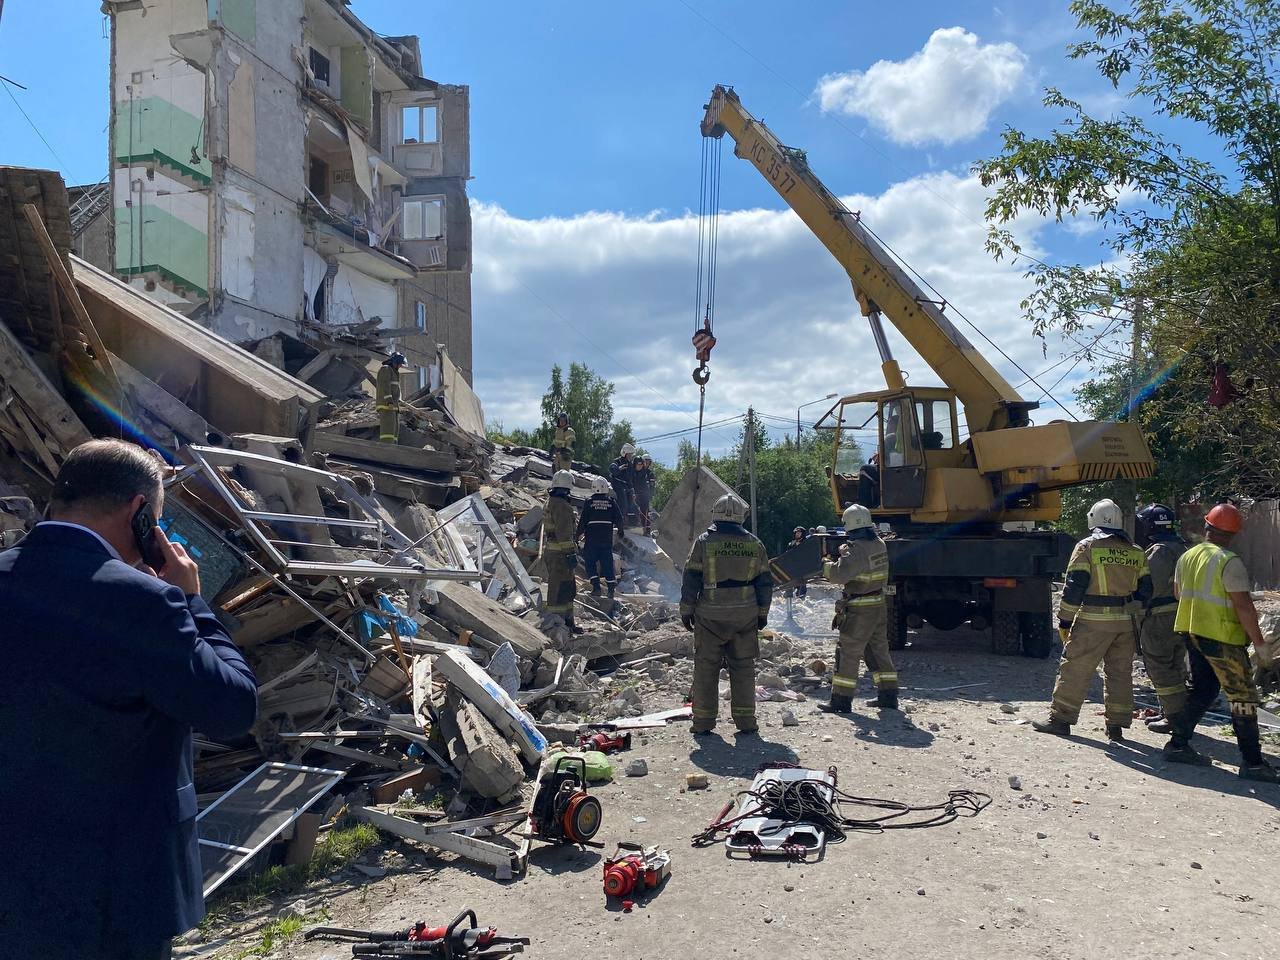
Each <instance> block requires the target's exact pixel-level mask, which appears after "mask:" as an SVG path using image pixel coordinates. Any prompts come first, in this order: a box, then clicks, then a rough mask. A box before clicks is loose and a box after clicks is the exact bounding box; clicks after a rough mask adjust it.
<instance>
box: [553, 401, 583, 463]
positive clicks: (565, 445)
mask: <svg viewBox="0 0 1280 960" xmlns="http://www.w3.org/2000/svg"><path fill="white" fill-rule="evenodd" d="M577 438H578V435H577V434H576V433H574V432H573V427H571V426H569V415H568V414H567V413H558V414H556V435H555V439H553V440H552V441H551V467H552V469H553V470H572V469H573V441H574V440H576V439H577Z"/></svg>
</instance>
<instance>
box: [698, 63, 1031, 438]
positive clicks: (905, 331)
mask: <svg viewBox="0 0 1280 960" xmlns="http://www.w3.org/2000/svg"><path fill="white" fill-rule="evenodd" d="M726 133H727V134H728V135H729V136H730V137H731V138H733V142H734V150H733V152H734V156H737V157H739V158H742V159H744V160H749V161H750V162H751V163H752V164H753V165H754V166H755V167H756V169H757V170H759V171H760V173H761V174H762V175H763V176H764V178H765V179H766V180H768V181H769V183H770V184H772V185H773V188H774V189H775V190H776V191H777V192H778V195H779V196H780V197H782V199H783V200H785V201H786V202H787V205H788V206H790V207H791V209H792V210H794V211H795V212H796V215H797V216H799V217H800V219H801V220H802V221H804V223H805V225H806V226H807V227H808V228H809V229H810V230H811V231H812V232H813V234H814V236H816V237H817V238H818V239H819V240H820V241H822V244H823V245H824V246H825V247H826V248H827V249H828V250H829V251H830V252H831V255H832V256H834V257H835V258H836V261H837V262H838V263H839V264H840V265H841V266H842V267H844V269H845V271H846V272H847V273H848V275H849V279H850V281H851V282H852V283H853V292H854V296H855V297H856V298H857V300H858V304H859V306H860V307H861V309H862V313H863V315H865V316H867V317H868V318H869V319H870V320H871V322H872V332H873V334H874V335H875V337H876V345H877V347H878V348H879V349H880V352H881V361H882V364H883V368H884V373H885V380H886V382H887V384H888V386H889V388H890V389H891V390H894V389H901V388H902V386H903V382H902V376H901V373H900V372H899V371H898V367H897V364H896V362H895V361H894V360H893V359H892V357H891V356H890V355H889V354H888V348H887V344H885V342H884V339H883V334H882V332H881V331H880V329H879V314H880V313H881V312H883V313H884V315H885V316H887V317H888V318H889V320H890V321H891V322H892V323H893V325H894V327H896V328H897V330H898V332H899V333H901V334H902V336H903V337H904V338H905V339H906V340H907V342H908V343H910V344H911V346H912V347H913V348H915V350H916V352H917V353H919V354H920V356H921V358H922V359H923V360H924V361H925V363H927V364H928V365H929V366H930V367H931V368H932V369H933V370H934V372H935V373H937V375H938V376H939V377H940V378H941V379H942V381H943V383H946V384H947V385H948V386H950V387H951V389H952V390H954V391H955V394H956V397H957V399H958V400H959V401H960V403H961V404H962V405H963V406H964V411H965V419H966V421H967V422H968V425H969V430H970V431H971V432H972V433H979V432H983V431H988V430H999V429H1002V428H1004V427H1010V426H1021V425H1023V424H1025V423H1026V422H1027V411H1029V410H1032V409H1035V408H1036V407H1037V406H1038V404H1037V403H1035V402H1028V401H1025V400H1023V399H1022V397H1020V396H1019V395H1018V392H1017V390H1015V389H1014V388H1013V386H1012V385H1010V383H1009V382H1008V381H1007V380H1005V378H1004V377H1002V376H1001V375H1000V374H999V372H997V371H996V369H995V368H994V367H993V366H992V365H991V364H990V363H989V362H988V361H987V359H986V358H985V357H984V356H983V355H982V353H981V352H979V351H978V350H977V349H975V348H974V346H973V344H971V343H970V342H969V340H968V339H967V338H966V337H965V336H964V334H962V333H961V332H960V331H959V330H958V329H956V327H955V325H954V324H953V323H952V322H951V321H950V320H949V319H947V316H946V313H945V312H944V307H945V303H939V302H938V301H934V300H931V299H930V298H929V297H928V296H927V295H926V293H925V292H924V291H923V290H922V289H921V288H920V287H919V286H918V285H917V284H916V282H915V281H914V280H912V279H911V278H910V277H909V276H907V274H906V273H905V272H904V271H903V270H902V268H901V267H900V266H898V264H897V262H896V261H895V260H894V259H893V258H892V257H891V256H890V255H889V253H888V251H887V250H885V249H884V247H882V246H881V245H880V243H879V242H877V240H876V239H875V237H873V236H872V235H871V233H870V232H869V231H868V230H867V228H866V227H865V226H863V225H862V223H861V221H860V218H859V215H858V214H857V213H855V212H853V211H851V210H849V209H848V207H846V206H845V205H844V203H842V202H841V201H840V199H839V198H838V197H837V196H835V194H833V193H832V192H831V191H830V190H828V189H827V188H826V187H825V186H824V185H823V183H822V181H821V180H819V179H818V178H817V177H816V176H815V175H814V173H813V172H812V171H811V170H810V169H809V164H808V162H807V160H806V159H805V154H804V152H803V151H802V150H796V149H793V148H791V147H786V146H783V144H782V143H781V142H780V141H779V140H778V138H777V137H776V136H775V135H774V134H773V132H772V131H771V130H770V129H769V128H768V127H766V126H765V125H764V123H763V122H761V121H759V120H757V119H755V118H754V117H752V116H751V114H749V113H747V111H746V110H745V109H744V108H743V106H742V102H741V100H739V99H738V95H737V94H736V93H735V92H734V91H733V90H732V89H731V88H729V87H724V86H720V85H717V86H716V87H715V89H714V90H713V91H712V94H711V100H710V102H709V103H708V104H707V106H706V114H705V116H704V117H703V120H702V135H703V136H705V137H715V138H719V137H721V136H723V135H724V134H726Z"/></svg>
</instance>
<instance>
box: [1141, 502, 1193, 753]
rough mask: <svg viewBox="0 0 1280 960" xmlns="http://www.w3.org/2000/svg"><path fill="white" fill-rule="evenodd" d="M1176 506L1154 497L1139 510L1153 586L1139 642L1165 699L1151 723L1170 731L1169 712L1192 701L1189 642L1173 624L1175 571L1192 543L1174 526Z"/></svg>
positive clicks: (1158, 729)
mask: <svg viewBox="0 0 1280 960" xmlns="http://www.w3.org/2000/svg"><path fill="white" fill-rule="evenodd" d="M1173 519H1174V518H1173V511H1172V510H1170V509H1169V508H1168V507H1166V506H1165V505H1164V504H1162V503H1149V504H1147V505H1146V506H1145V507H1143V508H1142V509H1141V510H1139V511H1138V513H1137V523H1136V525H1135V532H1136V533H1137V537H1136V539H1137V541H1138V546H1140V547H1142V548H1143V549H1144V550H1146V552H1147V566H1148V567H1149V568H1150V570H1151V591H1152V593H1153V596H1152V597H1151V599H1150V600H1148V601H1147V606H1146V609H1145V610H1144V611H1143V614H1142V625H1141V628H1140V629H1139V631H1138V643H1139V645H1140V652H1141V653H1142V662H1143V663H1144V664H1146V667H1147V677H1148V679H1150V681H1151V685H1152V686H1153V687H1155V690H1156V697H1158V698H1159V700H1160V709H1161V711H1162V716H1160V717H1159V718H1157V719H1153V720H1151V721H1149V722H1148V723H1147V729H1149V730H1152V731H1153V732H1155V733H1169V732H1170V727H1169V719H1168V718H1169V717H1171V716H1173V715H1174V714H1176V713H1179V712H1180V711H1182V710H1183V708H1185V707H1186V705H1187V644H1186V641H1184V640H1183V639H1182V637H1181V636H1180V635H1178V634H1177V633H1175V632H1174V630H1173V618H1174V614H1176V613H1177V612H1178V598H1177V597H1175V596H1174V595H1173V573H1174V570H1176V569H1177V566H1178V560H1180V559H1181V557H1182V555H1183V554H1184V553H1186V552H1187V543H1186V541H1185V540H1183V539H1182V538H1181V537H1179V536H1178V534H1177V533H1176V532H1175V531H1174V529H1173Z"/></svg>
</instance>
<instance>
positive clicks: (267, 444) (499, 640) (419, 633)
mask: <svg viewBox="0 0 1280 960" xmlns="http://www.w3.org/2000/svg"><path fill="white" fill-rule="evenodd" d="M69 246H70V238H69V231H68V228H67V211H66V193H65V188H64V187H63V186H62V184H61V180H60V178H58V177H57V175H56V174H50V173H46V172H42V171H26V170H18V169H15V168H3V169H0V247H4V248H13V249H18V250H20V251H21V256H20V257H18V258H16V260H17V262H18V263H19V264H20V268H19V269H18V270H16V271H13V272H6V273H5V274H4V277H5V280H4V281H2V282H0V372H2V373H3V384H4V403H3V404H0V538H2V542H3V544H4V545H11V544H13V543H15V542H17V541H18V540H20V539H21V537H22V536H23V535H24V534H25V533H26V532H27V531H28V530H30V528H31V527H32V526H33V525H34V524H35V522H36V521H37V520H38V518H39V516H40V513H41V511H42V510H43V509H44V507H45V503H46V501H47V497H48V493H49V489H50V487H51V484H52V481H53V478H54V476H55V475H56V473H57V470H58V467H59V464H60V463H61V461H62V459H63V458H64V457H65V456H66V454H67V453H68V452H69V451H70V450H71V449H72V448H73V447H74V446H76V445H77V444H78V443H80V442H83V441H84V440H87V439H90V438H92V437H95V436H98V437H124V438H127V439H131V440H134V441H136V442H139V443H142V444H143V445H145V446H147V447H149V448H151V449H153V450H154V451H156V452H157V453H158V454H159V455H160V456H161V457H163V458H164V460H165V461H166V462H167V463H168V464H169V465H170V467H171V471H170V472H171V476H170V477H169V479H168V481H167V483H166V495H165V506H164V513H163V518H162V521H161V526H162V528H163V529H164V530H165V532H166V534H167V536H169V538H170V539H172V540H174V541H177V542H180V543H182V544H183V545H184V546H185V547H186V548H187V550H188V551H189V552H190V553H191V554H192V556H194V557H195V558H196V560H197V561H198V563H199V567H200V572H201V593H202V595H203V596H204V598H205V599H206V600H207V601H208V602H209V604H210V606H211V608H212V609H213V610H214V611H215V613H216V614H217V615H218V617H219V618H220V619H221V620H222V622H223V624H224V625H225V626H226V628H227V629H228V631H229V632H230V634H231V636H232V637H233V639H234V640H235V641H236V643H237V644H238V645H239V646H240V647H241V648H242V649H243V650H244V652H245V655H246V657H247V658H248V660H249V661H250V663H251V665H252V667H253V669H254V671H255V675H256V676H257V679H258V683H259V711H258V718H257V722H256V724H255V726H254V728H253V730H252V731H251V733H250V735H249V736H247V737H245V738H242V739H240V740H236V741H233V742H219V741H217V740H215V739H212V738H209V737H207V736H203V735H202V734H201V733H200V732H199V731H197V740H196V746H197V755H196V763H195V772H196V786H197V790H198V791H199V794H200V805H201V813H200V821H199V831H200V836H201V842H202V851H203V852H204V853H205V854H206V855H207V856H206V861H205V866H206V872H205V892H206V895H208V894H211V893H212V892H213V891H214V890H216V889H217V888H218V887H219V886H221V885H222V884H223V883H224V882H226V881H227V880H228V879H229V878H230V877H232V876H233V875H235V874H236V873H237V872H238V871H240V870H242V869H244V868H245V867H247V866H248V865H249V864H250V863H251V862H252V863H255V864H262V863H264V862H266V860H267V859H269V858H271V857H277V856H282V855H283V853H282V852H281V851H282V850H283V847H284V846H285V844H284V843H283V842H282V841H284V840H286V839H288V840H289V841H290V844H289V846H290V847H291V849H290V852H289V854H288V855H289V856H290V857H291V858H298V857H306V856H308V855H309V854H308V852H307V849H306V846H307V844H308V843H314V840H315V835H316V826H317V823H318V821H319V819H321V817H320V816H319V815H318V814H314V811H313V808H315V810H319V809H322V808H326V809H330V810H332V809H335V808H336V807H337V806H339V805H340V804H342V803H345V804H346V806H347V808H348V809H349V810H350V811H351V812H352V813H353V814H354V815H355V816H357V817H359V818H361V819H364V820H367V821H368V822H370V823H374V824H375V825H376V826H378V827H379V828H381V829H385V830H389V831H391V832H393V833H397V834H398V835H400V836H404V837H407V838H409V839H413V840H416V841H419V842H424V843H429V844H431V845H433V846H436V847H439V848H442V849H446V850H452V851H454V852H456V853H459V854H461V855H463V856H467V857H470V858H471V859H475V860H479V861H481V862H483V863H486V864H488V865H490V866H492V867H494V869H495V871H496V872H497V873H498V875H499V876H511V875H514V874H515V873H518V872H519V870H520V868H521V867H522V863H523V861H522V853H521V850H522V847H523V849H524V850H527V846H528V841H527V840H526V841H525V842H524V843H523V845H521V844H520V843H514V844H513V843H512V842H511V841H509V840H505V839H504V834H505V832H506V831H509V830H510V828H511V824H512V823H513V822H515V821H517V820H523V819H525V818H527V815H528V811H527V810H526V805H527V803H528V802H529V797H530V795H531V794H532V792H533V791H532V788H531V786H530V779H531V778H532V777H535V776H536V775H537V772H538V768H539V764H540V762H541V760H542V758H543V757H544V755H545V753H546V751H547V747H548V740H547V738H546V737H545V736H544V735H543V734H542V733H541V732H539V729H538V727H537V725H536V721H537V720H542V721H544V722H546V723H552V724H556V725H559V726H558V727H557V728H556V732H557V733H558V735H559V736H560V738H561V739H565V735H564V725H572V726H571V727H570V729H569V734H570V736H569V737H568V739H572V736H571V735H572V733H573V731H574V730H576V729H578V728H579V725H580V724H583V723H584V722H586V723H589V722H591V721H595V720H604V719H609V720H616V719H618V718H637V717H640V716H641V715H642V714H643V713H644V712H645V705H646V703H647V702H651V701H655V700H658V699H662V700H665V701H666V702H668V703H669V702H671V701H672V700H675V701H677V702H680V701H681V700H683V698H684V693H685V692H686V691H687V690H688V686H689V680H690V673H691V664H690V661H689V659H688V658H689V655H690V653H691V649H692V643H691V638H690V636H689V635H688V634H687V633H686V632H685V631H684V630H683V629H682V628H681V626H680V624H679V621H678V619H677V618H676V612H677V611H676V607H675V605H674V603H673V602H672V598H673V597H674V596H675V591H676V590H677V589H678V574H677V573H676V570H675V567H674V566H673V565H672V563H671V562H670V560H669V559H668V558H667V557H666V555H665V554H664V553H663V552H662V551H661V550H660V549H659V548H658V547H657V545H656V544H655V543H654V541H653V540H652V539H651V538H649V537H643V536H639V535H637V534H635V533H628V534H627V535H626V536H625V537H624V538H621V539H620V541H619V543H618V546H617V553H618V556H617V558H616V562H617V569H618V570H619V571H620V585H619V590H618V595H617V598H616V599H604V598H596V597H591V596H589V595H586V596H582V597H581V601H580V605H581V608H582V610H581V616H579V617H578V622H579V623H580V624H581V625H583V626H584V627H585V628H586V631H585V632H584V633H582V634H581V635H573V634H571V633H570V631H569V630H568V629H567V628H566V625H565V624H564V622H563V621H562V620H561V618H560V617H558V616H546V615H544V614H543V613H542V611H541V607H542V598H541V584H540V583H539V577H540V576H541V574H542V572H543V571H542V570H541V569H540V567H541V564H540V562H539V561H538V559H537V558H538V555H539V552H540V550H539V544H540V539H541V517H542V509H543V504H544V503H545V502H546V498H547V492H548V489H549V485H550V478H551V475H552V467H551V462H550V459H549V457H548V455H547V454H546V453H545V452H544V451H540V450H532V449H526V448H503V447H495V446H494V445H493V444H492V443H490V442H489V441H487V440H486V439H485V438H484V436H483V419H482V414H481V413H480V411H479V404H478V401H477V400H476V398H475V396H474V394H473V393H471V391H470V388H469V387H468V386H467V385H466V384H465V382H464V381H461V380H460V378H458V377H456V376H453V375H450V374H449V372H448V368H447V367H445V368H444V374H443V375H441V376H440V377H438V378H433V383H434V384H435V385H434V386H429V387H428V388H426V389H423V390H420V391H418V392H417V393H415V394H412V395H410V396H408V397H407V398H406V399H405V400H403V401H402V402H401V424H402V425H401V429H400V432H399V441H398V442H397V443H386V442H381V441H380V440H378V439H377V436H378V424H377V415H376V411H375V409H374V403H373V400H372V399H371V398H370V397H369V396H368V395H367V394H365V393H364V392H363V391H362V390H361V389H359V387H360V383H359V382H354V383H353V382H352V379H351V378H350V377H348V376H347V374H348V373H349V372H350V370H351V369H353V365H354V369H356V370H357V371H358V373H359V376H358V377H357V378H356V380H357V381H363V380H370V381H371V380H372V372H373V370H375V369H376V363H375V362H373V361H372V360H371V361H370V362H368V363H367V364H364V365H362V363H361V360H362V355H361V354H359V353H355V354H353V353H352V352H351V350H352V349H354V348H355V347H358V346H360V344H359V343H357V342H355V337H356V334H355V333H353V332H351V331H346V332H344V333H342V335H341V336H340V337H337V338H336V339H334V340H333V341H332V342H331V343H330V344H329V345H328V348H329V352H330V353H332V354H334V356H337V355H338V354H339V353H341V357H342V363H343V366H342V369H341V372H342V373H343V376H341V377H339V376H337V374H336V373H335V371H334V368H333V363H332V362H328V361H326V363H310V362H308V364H306V366H310V367H312V368H314V370H328V371H329V379H330V381H331V382H333V383H335V384H337V385H338V386H339V387H340V390H339V392H338V393H337V394H328V393H326V392H322V391H321V390H319V389H317V388H316V386H315V385H314V384H313V383H308V382H305V381H304V380H303V379H300V378H299V377H297V376H294V375H292V374H291V373H290V372H288V369H287V367H288V366H294V367H297V363H296V362H294V363H292V364H286V365H284V366H281V365H277V364H276V363H273V362H269V359H270V358H271V355H272V351H271V350H259V351H257V352H250V351H248V350H245V349H242V348H241V347H238V346H236V345H234V344H232V343H230V342H228V341H225V340H223V339H221V338H219V337H217V336H215V335H214V334H212V333H210V332H209V331H208V330H206V329H204V328H203V327H201V326H200V325H199V324H198V323H195V322H194V321H192V320H190V319H189V318H187V317H184V316H182V315H180V314H178V313H175V312H173V311H172V310H169V309H168V308H166V307H164V306H162V305H160V304H158V303H156V302H154V301H152V300H149V299H148V298H146V297H145V296H144V295H143V294H142V293H141V292H140V291H138V290H136V289H134V288H133V287H130V286H129V285H127V284H125V283H123V282H121V281H119V280H117V279H115V278H114V277H111V276H108V275H107V274H104V273H101V272H100V271H96V270H94V268H92V267H90V266H89V265H88V264H85V263H83V262H82V261H79V260H77V259H76V258H74V257H72V256H71V255H70V254H69ZM356 333H358V331H357V332H356ZM339 347H341V350H339ZM369 356H373V357H374V358H375V360H376V355H374V354H369ZM353 357H355V359H354V360H353V359H352V358H353ZM274 359H275V360H277V361H279V360H280V359H281V357H280V356H279V355H277V356H275V357H274ZM330 359H332V358H330ZM443 359H444V361H445V362H446V363H447V357H446V358H443ZM314 370H313V372H314ZM295 372H297V373H299V374H305V373H306V372H307V371H306V370H305V368H304V369H298V370H295ZM575 468H576V469H575V470H574V471H573V476H574V483H575V486H574V490H573V492H572V497H571V499H572V500H573V501H574V506H575V507H577V508H581V506H582V503H583V502H584V501H585V500H586V498H587V497H588V496H589V495H590V485H591V482H592V479H593V475H594V473H595V470H594V468H592V467H590V466H588V465H586V464H575ZM546 729H548V730H550V729H551V728H549V727H548V728H546ZM571 745H572V744H571ZM339 797H341V798H342V799H341V801H340V800H339V799H338V798H339ZM513 810H514V811H516V813H513V812H512V811H513ZM309 811H312V812H309ZM424 822H430V824H431V825H430V827H426V826H423V823H424ZM455 823H457V824H463V825H460V826H458V827H457V828H456V829H455V828H453V827H452V826H451V825H452V824H455ZM489 828H492V832H493V838H492V839H491V840H484V839H480V838H479V837H478V835H477V834H478V833H484V832H485V830H486V829H489ZM299 848H301V849H299Z"/></svg>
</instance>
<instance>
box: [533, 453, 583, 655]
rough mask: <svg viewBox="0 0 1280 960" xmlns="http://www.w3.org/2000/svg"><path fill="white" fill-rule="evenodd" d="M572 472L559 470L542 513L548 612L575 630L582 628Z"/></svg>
mask: <svg viewBox="0 0 1280 960" xmlns="http://www.w3.org/2000/svg"><path fill="white" fill-rule="evenodd" d="M572 487H573V475H572V474H571V473H569V471H568V470H557V471H556V473H555V475H554V476H552V478H551V493H550V494H548V495H547V504H546V507H545V508H544V509H543V513H542V561H543V563H545V564H546V567H547V602H546V605H545V606H544V607H543V608H542V609H543V610H544V611H545V612H546V613H555V614H559V615H560V616H561V617H563V618H564V622H565V623H566V624H567V625H568V627H569V630H570V631H571V632H573V633H581V632H582V631H581V630H580V629H579V628H578V627H577V626H576V625H575V624H574V622H573V600H574V597H576V596H577V593H578V582H577V579H576V578H575V577H574V573H573V571H574V568H575V567H577V565H578V555H577V551H578V540H577V536H578V534H577V523H578V518H577V517H576V516H574V512H573V504H571V503H570V502H569V490H570V488H572Z"/></svg>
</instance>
